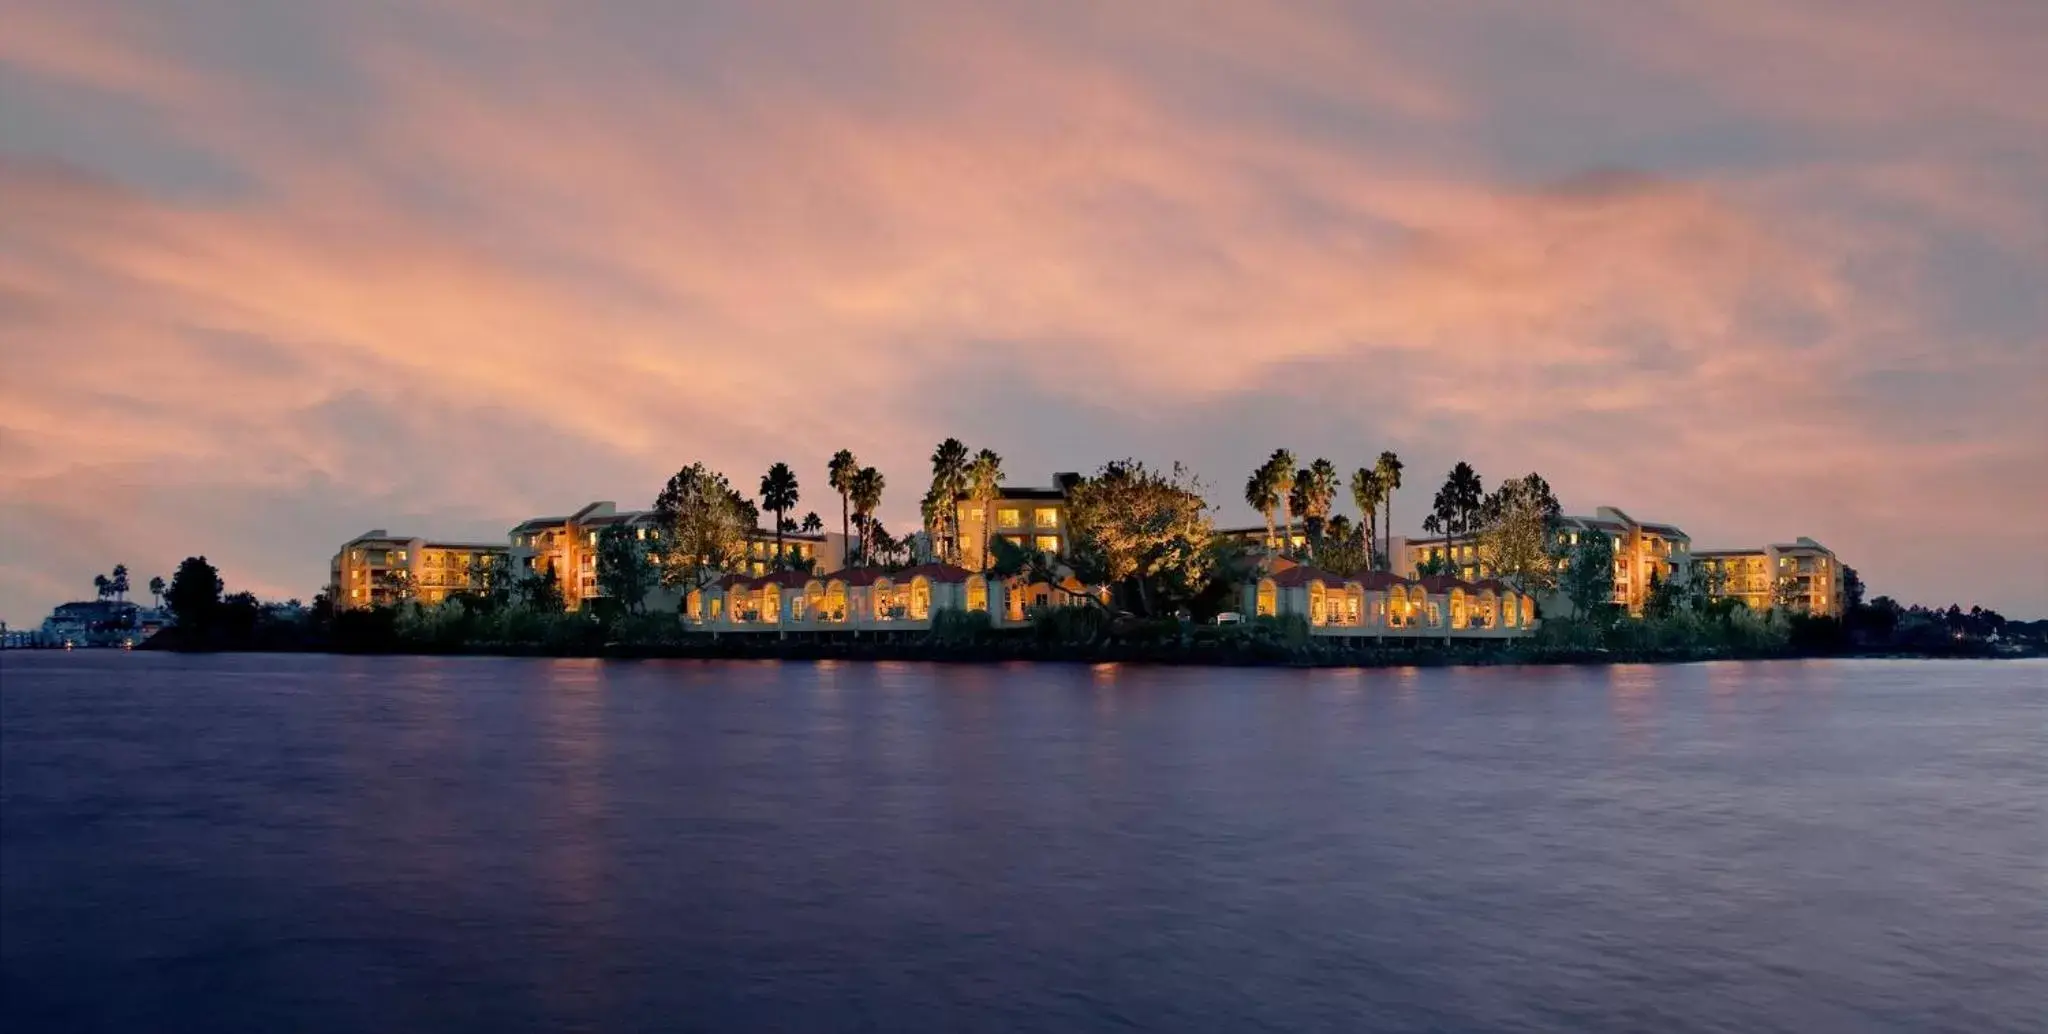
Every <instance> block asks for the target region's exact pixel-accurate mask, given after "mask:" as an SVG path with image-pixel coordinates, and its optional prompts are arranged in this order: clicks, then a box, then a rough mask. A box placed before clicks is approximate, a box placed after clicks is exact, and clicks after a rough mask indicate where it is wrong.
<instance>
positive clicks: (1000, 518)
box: [996, 506, 1024, 528]
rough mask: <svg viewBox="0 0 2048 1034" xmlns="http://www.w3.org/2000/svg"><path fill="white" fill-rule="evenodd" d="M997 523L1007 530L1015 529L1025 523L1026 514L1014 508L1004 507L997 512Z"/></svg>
mask: <svg viewBox="0 0 2048 1034" xmlns="http://www.w3.org/2000/svg"><path fill="white" fill-rule="evenodd" d="M996 523H997V524H1000V525H1002V526H1003V527H1005V528H1014V527H1016V526H1017V525H1019V524H1022V523H1024V513H1023V511H1021V510H1019V509H1017V508H1016V507H1014V506H1006V507H1003V508H1002V509H1000V510H997V511H996Z"/></svg>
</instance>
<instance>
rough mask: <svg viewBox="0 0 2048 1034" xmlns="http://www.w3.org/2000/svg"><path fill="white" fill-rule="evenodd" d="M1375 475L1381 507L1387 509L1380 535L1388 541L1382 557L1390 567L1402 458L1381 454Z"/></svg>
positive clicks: (1375, 465)
mask: <svg viewBox="0 0 2048 1034" xmlns="http://www.w3.org/2000/svg"><path fill="white" fill-rule="evenodd" d="M1372 469H1373V473H1374V474H1377V475H1378V476H1379V481H1380V492H1381V495H1380V505H1382V506H1384V507H1386V511H1387V513H1386V518H1387V519H1386V520H1385V521H1384V522H1382V523H1381V526H1380V534H1381V535H1383V536H1384V537H1385V539H1386V549H1385V551H1383V552H1382V553H1381V554H1380V555H1381V556H1382V557H1384V558H1385V560H1386V563H1387V565H1388V567H1390V568H1391V567H1392V566H1393V563H1394V493H1395V492H1398V491H1400V490H1401V470H1402V469H1403V465H1402V463H1401V457H1399V456H1396V455H1394V454H1393V453H1392V452H1382V453H1380V458H1379V462H1377V463H1375V464H1374V465H1373V468H1372Z"/></svg>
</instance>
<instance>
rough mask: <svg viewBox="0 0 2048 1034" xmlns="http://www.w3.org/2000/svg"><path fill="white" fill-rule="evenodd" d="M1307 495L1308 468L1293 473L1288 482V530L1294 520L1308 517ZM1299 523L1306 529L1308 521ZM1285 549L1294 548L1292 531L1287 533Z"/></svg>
mask: <svg viewBox="0 0 2048 1034" xmlns="http://www.w3.org/2000/svg"><path fill="white" fill-rule="evenodd" d="M1308 493H1309V486H1308V468H1306V467H1304V468H1302V469H1301V470H1297V471H1295V472H1294V476H1293V477H1292V478H1290V479H1289V480H1288V485H1287V524H1288V527H1289V528H1290V529H1292V528H1293V526H1294V518H1296V517H1304V518H1305V517H1307V516H1308V512H1309V510H1310V508H1311V507H1310V505H1309V501H1308ZM1301 523H1302V525H1303V527H1304V528H1306V527H1307V525H1308V521H1306V520H1304V521H1302V522H1301ZM1287 548H1288V549H1289V550H1292V549H1293V548H1294V532H1293V531H1292V530H1289V531H1288V532H1287Z"/></svg>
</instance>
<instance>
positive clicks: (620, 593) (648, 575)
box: [597, 524, 655, 614]
mask: <svg viewBox="0 0 2048 1034" xmlns="http://www.w3.org/2000/svg"><path fill="white" fill-rule="evenodd" d="M633 532H634V529H632V528H629V527H626V526H625V525H623V524H614V525H611V526H610V527H607V528H606V529H604V531H602V532H600V533H599V534H598V536H597V591H598V592H599V593H600V594H601V595H604V596H608V597H610V598H612V599H614V600H617V601H618V604H619V606H621V607H624V608H625V609H626V610H627V611H628V612H630V613H634V614H638V613H640V610H641V608H642V606H644V605H645V603H646V601H647V590H648V589H651V588H653V587H654V575H655V572H654V564H653V562H652V561H650V560H648V559H647V543H646V542H644V541H642V540H641V539H640V538H639V537H637V536H636V535H634V533H633Z"/></svg>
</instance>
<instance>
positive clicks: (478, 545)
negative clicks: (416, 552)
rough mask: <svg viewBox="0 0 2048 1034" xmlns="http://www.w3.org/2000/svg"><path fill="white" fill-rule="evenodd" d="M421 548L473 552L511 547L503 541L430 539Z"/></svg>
mask: <svg viewBox="0 0 2048 1034" xmlns="http://www.w3.org/2000/svg"><path fill="white" fill-rule="evenodd" d="M420 548H421V549H466V550H470V551H472V552H477V551H481V552H486V553H492V552H495V553H503V552H505V551H506V550H507V549H509V548H510V547H508V546H506V545H505V544H504V543H503V542H441V541H438V540H435V539H428V540H426V541H425V542H423V543H421V544H420Z"/></svg>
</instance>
